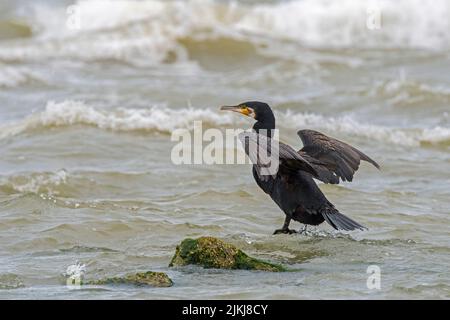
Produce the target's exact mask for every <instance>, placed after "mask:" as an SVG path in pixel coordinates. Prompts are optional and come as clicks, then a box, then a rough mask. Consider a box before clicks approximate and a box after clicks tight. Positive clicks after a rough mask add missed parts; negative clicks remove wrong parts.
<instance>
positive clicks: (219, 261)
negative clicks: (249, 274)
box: [169, 237, 286, 272]
mask: <svg viewBox="0 0 450 320" xmlns="http://www.w3.org/2000/svg"><path fill="white" fill-rule="evenodd" d="M189 264H195V265H200V266H203V267H205V268H217V269H244V270H261V271H272V272H279V271H286V269H285V268H284V267H283V266H281V265H277V264H273V263H269V262H266V261H262V260H259V259H255V258H252V257H249V256H248V255H247V254H245V253H244V252H243V251H241V250H240V249H238V248H236V247H235V246H234V245H232V244H229V243H225V242H223V241H222V240H219V239H216V238H213V237H201V238H198V239H185V240H183V241H182V242H181V243H180V244H179V245H178V246H177V249H176V251H175V255H174V256H173V258H172V261H171V262H170V264H169V267H173V266H185V265H189Z"/></svg>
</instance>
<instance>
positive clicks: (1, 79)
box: [0, 63, 43, 88]
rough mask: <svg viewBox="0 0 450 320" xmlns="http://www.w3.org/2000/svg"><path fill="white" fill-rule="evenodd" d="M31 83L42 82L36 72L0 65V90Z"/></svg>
mask: <svg viewBox="0 0 450 320" xmlns="http://www.w3.org/2000/svg"><path fill="white" fill-rule="evenodd" d="M31 81H43V80H42V78H41V77H40V76H39V75H38V74H37V73H36V72H34V71H32V70H30V69H28V68H25V67H16V66H8V65H4V64H2V63H0V88H2V87H3V88H14V87H17V86H19V85H23V84H25V83H28V82H31Z"/></svg>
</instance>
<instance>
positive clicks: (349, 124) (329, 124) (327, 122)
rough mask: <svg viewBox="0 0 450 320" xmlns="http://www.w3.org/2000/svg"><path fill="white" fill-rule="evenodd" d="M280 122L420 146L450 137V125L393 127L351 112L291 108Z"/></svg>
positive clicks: (436, 142)
mask: <svg viewBox="0 0 450 320" xmlns="http://www.w3.org/2000/svg"><path fill="white" fill-rule="evenodd" d="M280 122H282V123H283V125H284V126H287V127H290V128H299V129H300V128H307V127H309V128H313V129H314V128H316V129H325V130H327V131H329V132H339V133H344V134H347V135H350V136H356V137H363V138H367V139H372V140H376V141H380V142H388V143H392V144H397V145H404V146H411V147H417V146H420V145H421V144H422V143H430V144H440V143H446V142H449V141H450V128H444V127H440V126H437V127H434V128H401V129H400V128H392V127H387V126H379V125H371V124H368V123H364V122H361V121H358V120H356V119H354V118H353V117H351V116H343V117H337V118H335V117H324V116H321V115H316V114H308V113H293V112H291V111H288V112H287V113H286V114H284V115H282V116H281V120H280Z"/></svg>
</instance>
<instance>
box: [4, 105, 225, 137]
mask: <svg viewBox="0 0 450 320" xmlns="http://www.w3.org/2000/svg"><path fill="white" fill-rule="evenodd" d="M198 120H201V121H203V122H204V123H205V124H211V125H218V126H221V125H225V124H231V123H233V117H232V115H230V114H226V115H223V114H219V113H217V112H213V111H211V110H210V109H206V108H205V109H194V108H184V109H170V108H167V107H165V106H152V107H150V108H148V109H130V108H118V109H113V110H107V109H104V108H96V107H93V106H90V105H87V104H85V103H84V102H82V101H73V100H66V101H62V102H54V101H49V102H48V103H47V105H46V107H45V109H44V110H43V111H42V112H38V113H35V114H32V115H31V116H29V117H28V118H26V119H24V120H23V121H21V122H18V123H13V124H9V125H6V126H3V127H2V128H0V137H5V136H10V135H16V134H19V133H21V132H24V131H26V130H30V129H36V128H41V127H51V126H71V125H77V124H80V125H91V126H95V127H98V128H100V129H107V130H112V131H137V130H142V131H159V132H165V133H170V132H172V131H173V130H175V129H177V128H187V129H190V128H192V127H193V123H194V121H198Z"/></svg>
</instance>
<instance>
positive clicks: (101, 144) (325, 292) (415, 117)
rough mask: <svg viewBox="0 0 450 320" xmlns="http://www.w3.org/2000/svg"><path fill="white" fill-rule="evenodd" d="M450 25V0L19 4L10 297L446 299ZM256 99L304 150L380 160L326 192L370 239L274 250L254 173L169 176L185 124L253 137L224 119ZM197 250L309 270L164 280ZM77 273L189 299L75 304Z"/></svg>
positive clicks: (6, 260) (12, 6)
mask: <svg viewBox="0 0 450 320" xmlns="http://www.w3.org/2000/svg"><path fill="white" fill-rule="evenodd" d="M74 4H75V5H76V7H70V6H72V5H74ZM68 7H70V8H72V9H73V8H75V9H76V10H77V12H79V13H80V14H79V16H78V17H79V20H76V21H75V22H76V23H75V24H73V21H74V20H70V19H72V18H73V16H71V14H73V11H70V9H69V11H68ZM374 9H375V10H377V9H379V10H380V13H381V15H380V17H381V20H380V25H379V26H380V28H370V26H369V27H368V25H367V24H368V19H369V20H370V19H371V14H372V13H373V12H374V11H373V10H374ZM449 17H450V1H446V0H434V1H419V0H397V1H393V0H392V1H388V0H385V1H368V0H364V1H356V0H355V1H351V0H340V1H337V0H336V1H329V0H294V1H212V0H210V1H207V0H205V1H200V0H199V1H76V2H73V1H50V0H46V1H44V0H38V1H25V0H21V1H12V0H3V1H2V2H1V3H0V147H1V150H2V152H1V155H0V204H1V205H0V298H2V299H11V298H29V299H36V298H67V299H70V298H86V299H87V298H100V299H106V298H244V299H245V298H251V299H260V298H274V299H277V298H290V299H297V298H337V299H344V298H350V299H360V298H362V299H368V298H378V299H379V298H412V299H424V298H425V299H426V298H449V297H450V276H449V275H448V269H449V262H450V261H449V256H450V255H449V253H450V249H449V227H448V225H449V213H450V210H449V209H450V208H449V207H450V118H449V112H450V107H449V106H450V76H449V75H450V50H449V49H450V32H449V30H450V20H449ZM77 23H79V25H78V26H79V28H76V27H77ZM74 26H75V28H74ZM249 99H251V100H261V101H266V102H268V103H269V104H271V105H272V107H273V109H274V111H275V113H276V117H277V125H278V127H279V128H280V136H281V139H282V140H283V141H284V142H287V143H290V144H291V145H293V146H295V147H296V148H300V146H301V143H300V140H299V139H298V137H297V136H296V134H295V132H296V130H298V129H302V128H311V129H316V130H320V131H322V132H324V133H326V134H329V135H332V136H334V137H337V138H339V139H343V140H344V141H347V142H349V143H351V144H353V145H355V146H357V147H359V148H360V149H361V150H363V151H364V152H366V153H367V154H369V155H370V156H371V157H373V158H374V159H375V160H376V161H378V162H379V163H380V164H381V166H382V171H381V172H379V171H377V170H375V169H373V168H372V167H370V166H368V165H365V164H364V165H362V167H361V169H360V171H358V173H357V174H356V177H355V180H354V182H353V183H343V184H341V185H339V186H330V185H324V184H321V185H320V187H321V188H322V190H323V191H324V192H325V193H326V195H327V197H328V198H329V199H330V200H331V201H332V202H333V203H334V204H335V205H336V207H337V208H338V209H339V210H340V211H341V212H343V213H345V214H347V215H348V216H350V217H352V218H354V219H355V220H356V221H358V222H360V223H362V224H363V225H366V226H368V227H369V231H367V232H353V233H351V234H343V233H337V232H334V231H332V230H331V228H329V227H328V226H320V227H319V228H317V229H316V230H313V231H312V233H311V234H310V235H309V236H301V235H294V236H284V235H280V236H272V235H271V234H272V232H273V230H274V229H276V228H278V227H280V226H281V224H282V221H283V213H282V212H281V211H280V210H279V209H278V208H277V207H276V205H275V204H274V203H273V202H272V201H271V200H270V199H269V198H268V197H267V196H266V195H265V194H264V193H263V192H262V191H261V190H259V188H258V187H257V186H256V184H255V183H254V181H253V177H252V176H251V172H250V167H249V166H245V165H235V166H225V165H214V166H201V165H197V166H194V165H192V166H175V165H173V164H172V163H171V162H170V152H171V148H172V147H173V145H174V143H173V142H171V141H170V133H171V132H172V131H173V130H174V129H178V128H188V129H191V128H192V125H193V121H194V120H202V121H203V123H204V127H216V128H220V129H225V128H248V127H250V126H251V125H252V123H251V122H250V121H249V120H248V119H241V118H239V117H238V116H235V115H231V114H225V113H221V112H219V111H218V107H219V106H220V105H223V104H236V103H239V102H242V101H245V100H249ZM293 226H295V227H296V228H300V227H301V226H300V225H298V224H297V225H295V224H294V225H293ZM201 235H211V236H216V237H221V238H223V239H225V240H227V241H230V242H232V243H234V244H236V245H238V246H240V247H242V248H243V249H244V250H246V251H247V252H249V253H251V254H253V255H256V256H259V257H262V258H266V259H269V260H273V261H275V262H279V263H284V264H286V265H288V266H290V267H292V268H294V269H297V270H298V271H296V272H290V273H285V274H266V273H260V272H249V271H221V270H203V269H200V268H190V267H189V268H184V269H174V270H172V269H169V268H167V265H168V263H169V261H170V258H171V255H172V254H173V252H174V249H175V246H176V244H177V243H179V242H180V241H181V240H182V239H184V238H186V237H197V236H201ZM76 261H80V262H81V263H84V264H86V269H87V270H86V276H87V277H90V278H98V277H101V276H105V275H117V274H121V273H126V272H133V271H143V270H161V271H164V272H167V273H168V274H169V275H170V276H171V277H172V278H173V280H174V282H175V286H174V287H172V288H163V289H148V288H147V289H146V288H132V287H110V288H102V289H100V288H98V289H92V288H90V289H82V290H70V289H68V288H66V287H65V286H64V285H63V283H64V282H62V280H61V274H62V273H63V272H64V271H65V270H66V268H67V266H69V265H71V264H73V263H75V262H76ZM373 264H375V265H378V266H379V267H380V268H381V273H382V281H381V289H380V290H369V289H368V288H367V286H366V279H367V276H368V275H367V274H366V269H367V267H368V266H369V265H373Z"/></svg>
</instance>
